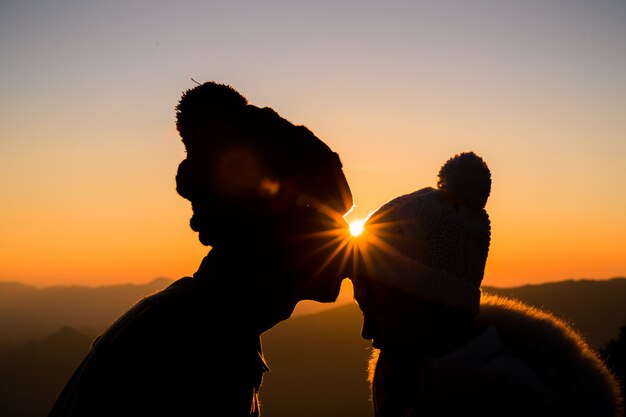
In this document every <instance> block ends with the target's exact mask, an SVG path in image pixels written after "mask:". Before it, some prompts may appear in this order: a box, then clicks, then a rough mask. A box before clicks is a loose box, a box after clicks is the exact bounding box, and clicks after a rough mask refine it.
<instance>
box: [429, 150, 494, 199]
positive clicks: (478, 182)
mask: <svg viewBox="0 0 626 417" xmlns="http://www.w3.org/2000/svg"><path fill="white" fill-rule="evenodd" d="M437 187H438V188H439V190H441V191H443V192H444V193H445V194H446V195H447V196H448V197H449V198H450V199H452V200H453V201H454V202H456V203H458V204H461V205H464V206H467V207H469V208H471V209H473V210H482V209H484V208H485V204H487V199H488V198H489V194H490V193H491V172H490V171H489V167H487V164H486V163H485V161H483V159H482V158H481V157H479V156H478V155H476V154H475V153H474V152H464V153H461V154H459V155H455V156H454V157H452V158H450V159H449V160H448V161H447V162H446V163H445V164H444V165H443V166H442V167H441V170H439V180H438V181H437Z"/></svg>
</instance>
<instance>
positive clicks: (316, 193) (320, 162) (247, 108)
mask: <svg viewBox="0 0 626 417" xmlns="http://www.w3.org/2000/svg"><path fill="white" fill-rule="evenodd" d="M176 110H177V124H176V126H177V129H178V131H179V133H180V135H181V137H182V141H183V143H184V145H185V148H186V151H187V157H186V159H185V160H183V161H182V162H181V164H180V166H179V168H178V173H177V176H176V184H177V191H178V193H179V194H180V195H181V196H182V197H184V198H186V199H188V200H189V201H191V204H192V208H193V216H192V218H191V221H190V226H191V228H192V229H193V230H194V231H196V232H198V234H199V239H200V241H201V242H202V243H203V244H204V245H210V246H211V247H212V248H213V249H217V248H219V249H221V250H223V252H227V253H230V254H231V256H245V257H246V258H247V259H248V260H247V261H245V260H243V259H242V261H241V262H250V260H251V259H252V260H253V261H252V262H256V264H255V267H256V268H260V267H263V268H266V269H269V270H271V271H272V272H273V273H277V276H280V277H282V276H285V275H289V276H291V277H294V276H296V277H295V278H290V280H291V281H289V282H280V279H279V278H275V279H274V281H275V282H274V283H273V284H272V285H282V286H283V287H284V286H287V287H291V291H292V292H293V293H294V294H296V295H294V297H297V298H300V299H305V298H310V299H318V300H319V301H331V299H334V298H333V294H334V293H335V292H338V288H339V287H338V285H339V284H340V282H341V279H338V274H339V272H338V271H339V267H338V266H337V265H334V264H333V262H326V261H325V260H324V259H326V258H329V259H330V258H341V256H337V253H336V246H337V245H336V244H333V242H335V241H338V235H339V234H340V233H341V234H344V233H345V226H346V224H345V221H344V220H343V215H344V214H345V213H346V212H347V211H348V210H349V209H350V208H351V207H352V195H351V192H350V188H349V186H348V183H347V180H346V178H345V176H344V174H343V171H342V164H341V161H340V159H339V156H338V155H337V154H336V153H335V152H333V151H332V150H331V149H330V148H329V147H328V146H327V145H326V144H324V142H322V141H321V140H320V139H319V138H317V137H316V136H315V135H314V134H313V133H312V132H311V131H310V130H308V129H307V128H306V127H304V126H295V125H293V124H292V123H290V122H289V121H287V120H285V119H283V118H281V117H280V116H279V115H278V114H277V113H276V112H275V111H274V110H272V109H271V108H267V107H266V108H259V107H256V106H254V105H251V104H249V103H248V100H247V99H246V98H245V97H244V96H242V95H241V94H239V93H238V92H237V91H236V90H235V89H233V88H232V87H230V86H227V85H224V84H218V83H214V82H207V83H204V84H201V85H198V86H197V87H195V88H193V89H190V90H188V91H186V92H185V93H184V94H183V96H182V98H181V100H180V102H179V103H178V106H177V108H176ZM339 231H340V232H339ZM333 254H334V256H333ZM320 266H325V268H320ZM320 269H323V271H320ZM325 279H326V281H325ZM267 284H268V283H260V284H259V285H267ZM331 287H332V288H331ZM334 297H335V298H336V294H335V295H334Z"/></svg>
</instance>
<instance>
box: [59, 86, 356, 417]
mask: <svg viewBox="0 0 626 417" xmlns="http://www.w3.org/2000/svg"><path fill="white" fill-rule="evenodd" d="M177 129H178V131H179V133H180V135H181V137H182V140H183V143H184V145H185V148H186V150H187V158H186V159H185V160H183V161H182V162H181V164H180V166H179V169H178V173H177V176H176V184H177V191H178V193H179V194H180V195H181V196H183V197H184V198H186V199H188V200H189V201H191V204H192V208H193V216H192V218H191V222H190V225H191V228H192V229H193V230H195V231H197V232H198V233H199V238H200V241H201V242H202V243H203V244H204V245H210V246H211V247H212V249H211V251H210V252H209V254H208V255H207V256H206V258H205V259H204V260H203V262H202V264H201V265H200V268H199V269H198V271H197V272H196V273H195V274H194V276H193V277H185V278H182V279H180V280H178V281H176V282H175V283H173V284H172V285H171V286H169V287H168V288H166V289H165V290H163V291H161V292H158V293H156V294H154V295H152V296H150V297H147V298H145V299H143V300H141V301H139V302H138V303H137V304H136V305H135V306H134V307H132V308H131V309H130V310H129V311H128V312H127V313H126V314H124V315H123V316H122V317H120V318H119V319H118V320H117V321H116V322H115V323H113V325H112V326H111V327H110V328H109V329H108V330H106V331H105V332H104V333H103V334H102V335H101V336H100V337H99V338H98V339H97V340H96V341H95V343H94V344H93V347H92V349H91V351H90V352H89V354H88V355H87V357H86V358H85V359H84V361H83V363H82V364H81V365H80V367H79V368H78V369H77V370H76V372H75V374H74V375H73V376H72V378H71V380H70V381H69V382H68V384H67V386H66V387H65V389H64V391H63V392H62V394H61V396H60V397H59V399H58V400H57V402H56V404H55V405H54V407H53V409H52V411H51V413H50V416H51V417H52V416H119V415H133V416H152V415H172V416H184V415H194V416H196V415H198V416H199V415H207V416H257V415H259V404H258V390H259V387H260V384H261V380H262V377H263V373H264V372H266V371H267V370H268V368H267V366H266V364H265V361H264V359H263V354H262V352H261V343H260V335H261V333H263V332H264V331H266V330H268V329H269V328H271V327H272V326H274V325H275V324H277V323H278V322H280V321H282V320H284V319H287V318H288V317H289V316H290V315H291V313H292V312H293V309H294V308H295V306H296V304H297V303H298V302H299V301H301V300H304V299H311V300H317V301H321V302H332V301H334V300H335V299H336V297H337V295H338V293H339V288H340V284H341V279H342V270H343V264H344V263H345V256H344V252H343V251H342V248H343V246H345V238H344V236H346V235H347V234H346V223H345V221H344V220H343V217H342V216H343V215H344V214H345V213H346V212H347V211H348V210H349V209H350V208H351V206H352V196H351V192H350V189H349V187H348V183H347V181H346V178H345V176H344V174H343V171H342V165H341V162H340V159H339V157H338V155H337V154H336V153H334V152H332V151H331V149H330V148H328V146H326V145H325V144H324V143H323V142H322V141H321V140H320V139H318V138H317V137H316V136H315V135H314V134H313V133H311V132H310V131H309V130H308V129H306V128H305V127H303V126H294V125H293V124H291V123H290V122H288V121H287V120H285V119H283V118H281V117H280V116H279V115H278V114H276V113H275V112H274V111H273V110H272V109H270V108H258V107H255V106H253V105H250V104H248V102H247V100H246V99H245V98H244V97H243V96H242V95H240V94H239V93H238V92H237V91H235V90H234V89H232V88H231V87H229V86H225V85H221V84H216V83H205V84H202V85H199V86H197V87H195V88H193V89H191V90H189V91H187V92H186V93H185V94H183V96H182V98H181V100H180V102H179V104H178V106H177ZM155 227H158V225H155ZM286 395H288V393H286Z"/></svg>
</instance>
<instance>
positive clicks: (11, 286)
mask: <svg viewBox="0 0 626 417" xmlns="http://www.w3.org/2000/svg"><path fill="white" fill-rule="evenodd" d="M171 282H172V281H171V280H169V279H166V278H158V279H155V280H153V281H151V282H149V283H147V284H144V285H135V284H124V285H108V286H102V287H94V288H92V287H83V286H54V287H47V288H35V287H31V286H27V285H23V284H18V283H14V282H0V353H1V352H3V351H6V350H8V349H11V348H12V347H16V346H18V345H19V344H21V343H24V342H26V341H28V340H30V339H35V338H42V337H45V336H46V335H48V334H50V333H52V332H53V331H56V330H58V329H60V328H61V327H63V326H70V327H73V328H75V329H80V330H82V331H84V332H85V333H91V334H95V333H97V332H99V331H101V330H102V329H103V328H104V327H106V326H107V325H108V324H110V323H112V322H113V320H115V318H116V317H118V316H119V315H120V314H122V313H123V312H124V311H126V310H127V309H128V308H129V307H131V306H132V305H133V304H134V303H135V302H137V300H139V299H140V298H142V297H145V296H146V295H149V294H152V293H154V292H156V291H158V290H160V289H162V288H165V287H166V286H167V285H169V284H170V283H171Z"/></svg>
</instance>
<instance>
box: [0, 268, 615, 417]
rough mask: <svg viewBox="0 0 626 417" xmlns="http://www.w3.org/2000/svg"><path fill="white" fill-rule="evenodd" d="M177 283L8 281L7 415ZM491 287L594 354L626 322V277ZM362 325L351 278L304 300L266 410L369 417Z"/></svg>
mask: <svg viewBox="0 0 626 417" xmlns="http://www.w3.org/2000/svg"><path fill="white" fill-rule="evenodd" d="M170 282H171V281H170V280H168V279H164V278H161V279H157V280H155V281H152V282H150V283H148V284H145V285H116V286H106V287H98V288H87V287H78V286H72V287H49V288H42V289H37V288H34V287H29V286H25V285H21V284H16V283H8V282H0V381H2V383H0V415H2V416H15V417H25V416H32V417H35V416H40V417H43V416H45V415H46V414H47V411H48V409H49V407H50V405H51V404H52V402H53V401H54V399H55V398H56V396H57V394H58V392H59V391H60V390H61V388H62V387H63V385H64V383H65V381H66V380H67V378H68V377H69V375H70V374H71V373H72V372H73V370H74V369H75V367H76V366H77V365H78V363H79V362H80V360H81V359H82V357H83V356H84V355H85V353H86V352H87V350H88V349H89V346H90V344H91V342H92V340H93V337H95V335H97V334H98V333H99V332H100V331H101V330H102V329H103V328H105V327H106V326H107V325H108V324H109V323H111V322H112V321H113V320H114V319H115V318H116V317H117V316H118V315H120V314H121V313H123V312H124V311H125V310H126V309H127V308H128V307H130V306H131V305H132V304H133V303H134V302H136V301H137V300H138V299H139V298H141V297H143V296H145V295H148V294H151V293H153V292H155V291H158V290H159V289H161V288H164V287H165V286H167V285H168V284H169V283H170ZM483 290H485V291H489V292H492V293H497V294H500V295H507V296H512V297H515V298H519V299H520V300H523V301H525V302H527V303H529V304H531V305H534V306H536V307H541V308H545V309H547V310H550V311H552V312H554V313H555V314H556V315H558V316H559V317H561V318H563V319H565V320H567V321H569V322H570V323H571V324H572V325H574V327H576V328H578V329H579V330H580V331H581V332H582V333H583V334H584V335H585V337H586V338H587V340H588V341H589V343H590V345H592V346H593V347H595V348H600V347H603V346H604V345H605V344H606V343H607V342H608V341H609V340H610V339H612V338H614V337H616V336H617V335H618V332H619V328H620V327H621V326H622V325H624V324H626V302H625V301H626V279H625V278H615V279H611V280H605V281H595V280H576V281H574V280H570V281H561V282H556V283H550V284H542V285H528V286H523V287H516V288H506V289H499V288H490V287H485V288H483ZM360 326H361V314H360V311H359V309H358V307H357V306H356V304H355V303H353V302H352V301H351V286H350V285H349V282H346V285H345V286H344V290H343V293H342V298H341V300H340V303H338V304H329V305H321V304H317V303H313V302H308V303H301V304H300V305H299V306H298V309H297V312H296V313H295V314H294V317H292V319H290V320H288V321H285V322H283V323H280V324H279V325H277V326H276V327H274V328H273V329H272V330H270V331H268V332H267V333H265V334H264V335H263V343H264V349H265V354H266V357H267V359H268V361H269V364H270V367H271V369H272V371H271V372H270V373H269V374H268V375H267V376H266V378H265V380H264V383H263V389H262V390H261V392H262V396H261V400H262V407H263V408H262V410H263V413H264V414H265V415H266V416H269V417H281V416H290V417H291V416H294V415H298V416H302V417H307V416H320V415H323V416H328V417H333V416H336V417H347V416H371V415H372V414H371V408H370V407H371V405H370V403H369V391H368V386H367V383H366V369H367V360H368V358H369V355H370V347H369V342H368V341H365V340H363V339H361V338H360ZM7 382H8V383H7Z"/></svg>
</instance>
